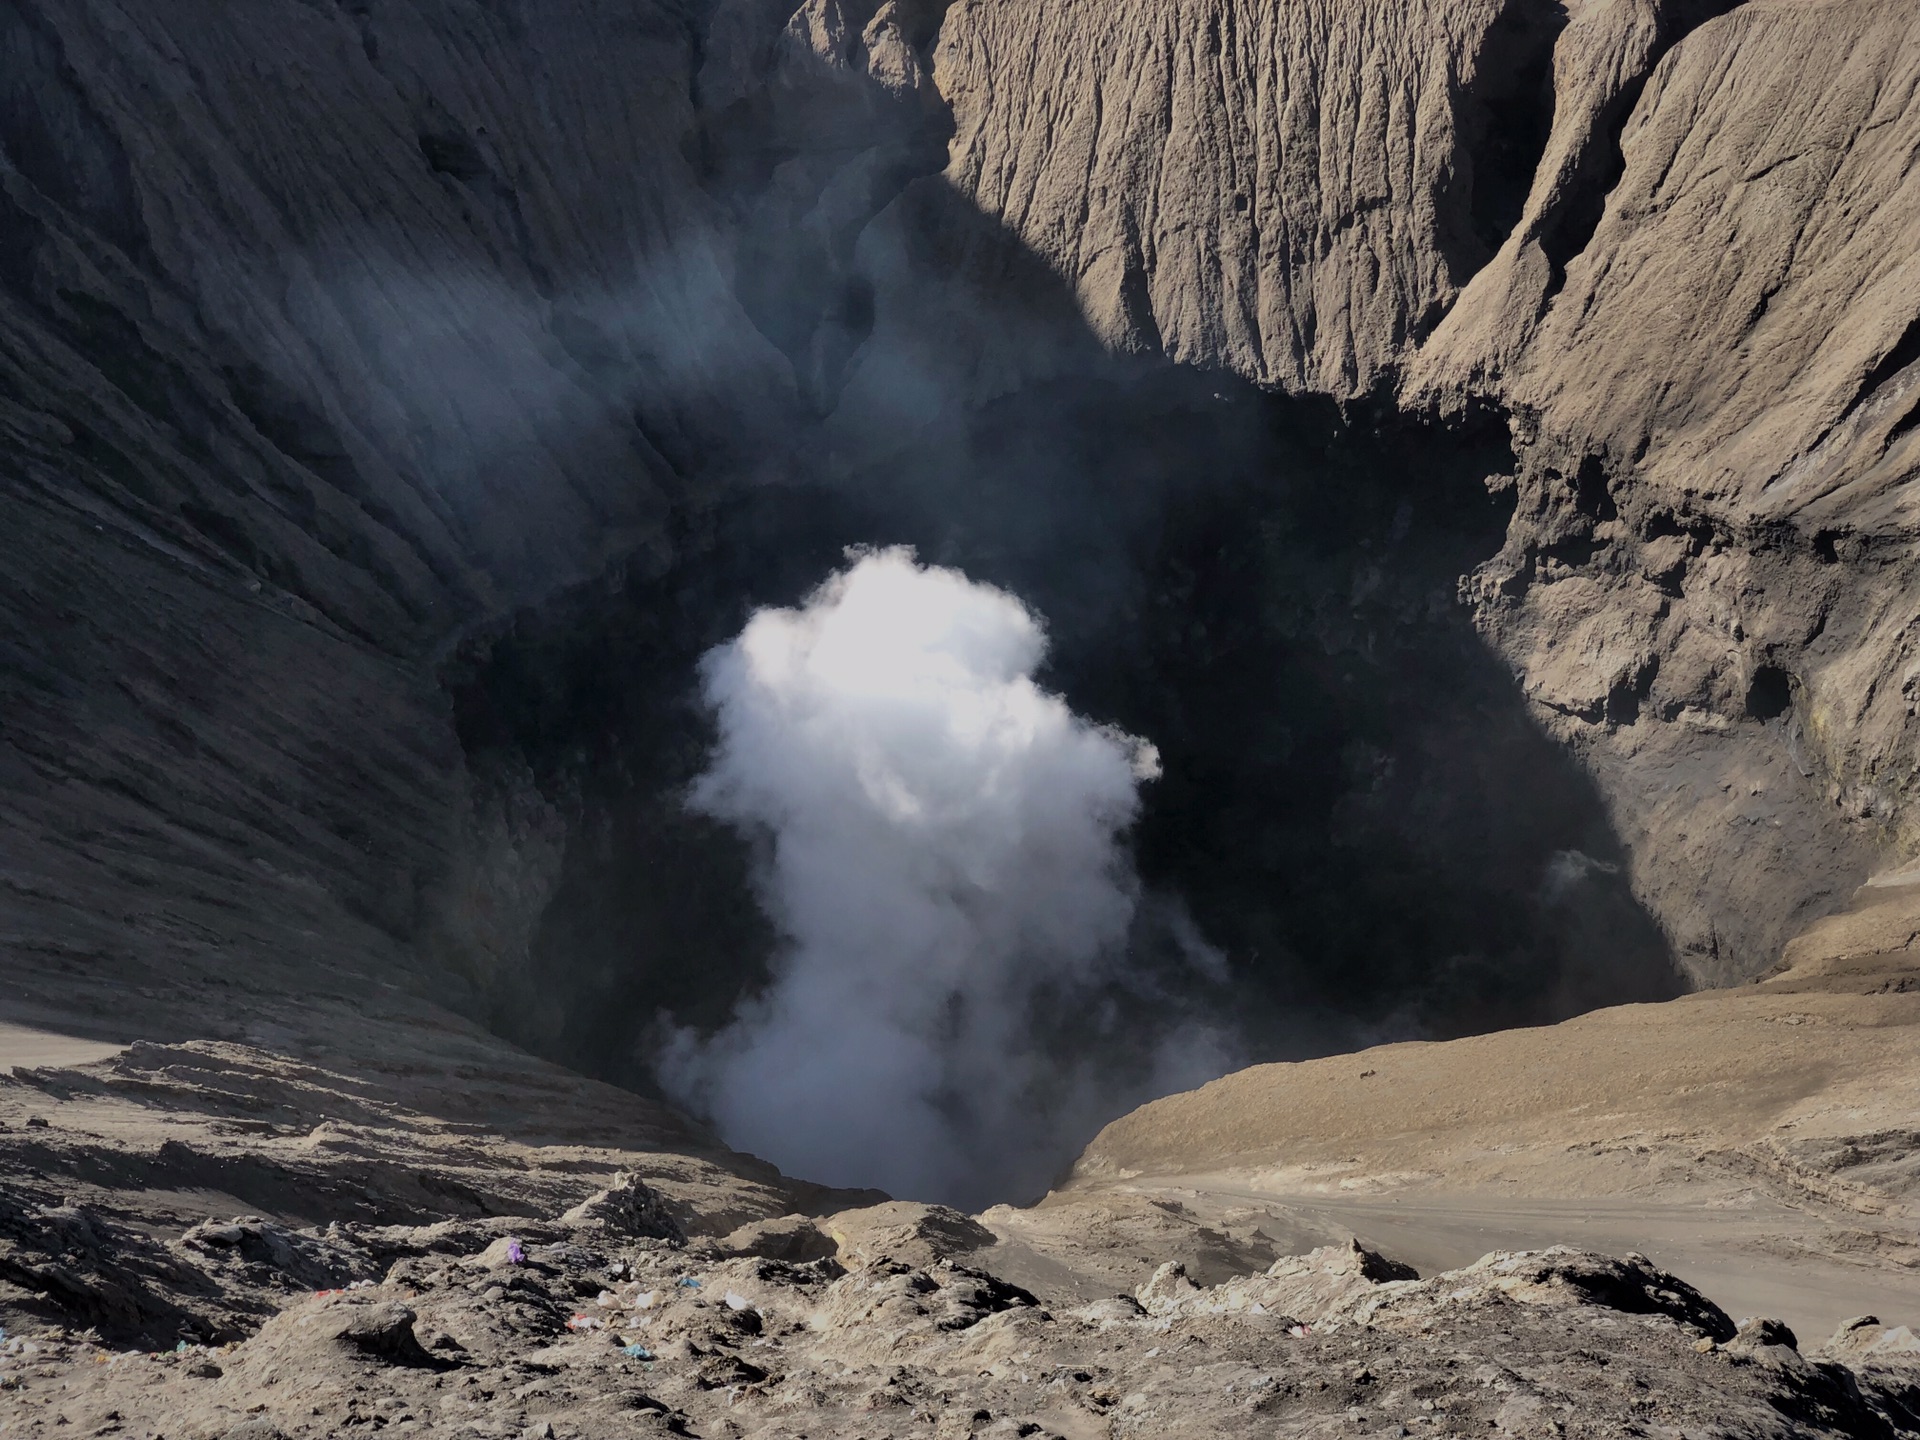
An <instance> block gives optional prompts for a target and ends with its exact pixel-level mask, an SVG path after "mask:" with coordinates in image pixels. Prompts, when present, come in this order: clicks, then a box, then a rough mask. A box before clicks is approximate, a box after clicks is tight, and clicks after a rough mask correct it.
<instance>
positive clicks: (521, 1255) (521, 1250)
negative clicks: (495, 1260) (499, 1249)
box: [507, 1240, 527, 1265]
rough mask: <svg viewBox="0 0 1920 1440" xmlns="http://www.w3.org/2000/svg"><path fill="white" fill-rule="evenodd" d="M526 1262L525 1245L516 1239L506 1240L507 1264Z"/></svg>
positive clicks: (522, 1263)
mask: <svg viewBox="0 0 1920 1440" xmlns="http://www.w3.org/2000/svg"><path fill="white" fill-rule="evenodd" d="M526 1263H527V1252H526V1247H524V1246H523V1245H521V1243H520V1242H519V1241H518V1240H509V1241H507V1264H509V1265H524V1264H526Z"/></svg>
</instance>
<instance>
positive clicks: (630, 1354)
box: [620, 1345, 653, 1360]
mask: <svg viewBox="0 0 1920 1440" xmlns="http://www.w3.org/2000/svg"><path fill="white" fill-rule="evenodd" d="M620 1353H621V1354H622V1355H624V1356H626V1357H627V1358H628V1359H629V1360H651V1359H652V1358H653V1352H652V1351H651V1350H649V1349H647V1347H646V1346H644V1345H623V1346H621V1347H620Z"/></svg>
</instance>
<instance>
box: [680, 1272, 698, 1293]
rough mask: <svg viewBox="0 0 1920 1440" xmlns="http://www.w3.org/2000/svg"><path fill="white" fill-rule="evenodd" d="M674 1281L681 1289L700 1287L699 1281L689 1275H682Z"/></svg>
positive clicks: (696, 1288)
mask: <svg viewBox="0 0 1920 1440" xmlns="http://www.w3.org/2000/svg"><path fill="white" fill-rule="evenodd" d="M675 1283H676V1284H678V1285H679V1286H680V1288H681V1289H682V1290H698V1289H699V1288H700V1282H699V1281H698V1280H696V1279H694V1278H693V1277H692V1276H691V1275H682V1276H681V1277H680V1278H679V1280H678V1281H676V1282H675Z"/></svg>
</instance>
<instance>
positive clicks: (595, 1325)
mask: <svg viewBox="0 0 1920 1440" xmlns="http://www.w3.org/2000/svg"><path fill="white" fill-rule="evenodd" d="M567 1328H568V1329H569V1330H604V1329H606V1328H607V1322H606V1321H604V1320H596V1319H595V1318H594V1317H593V1316H591V1315H576V1316H574V1317H573V1318H572V1319H571V1320H569V1321H567Z"/></svg>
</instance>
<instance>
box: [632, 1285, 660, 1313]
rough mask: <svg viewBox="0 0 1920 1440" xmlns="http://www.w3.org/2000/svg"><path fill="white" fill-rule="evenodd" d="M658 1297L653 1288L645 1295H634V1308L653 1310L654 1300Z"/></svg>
mask: <svg viewBox="0 0 1920 1440" xmlns="http://www.w3.org/2000/svg"><path fill="white" fill-rule="evenodd" d="M657 1298H658V1295H657V1293H656V1292H655V1291H652V1290H649V1291H647V1293H646V1294H644V1295H636V1296H634V1297H633V1308H634V1309H636V1310H651V1309H652V1308H653V1302H654V1300H655V1299H657Z"/></svg>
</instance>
